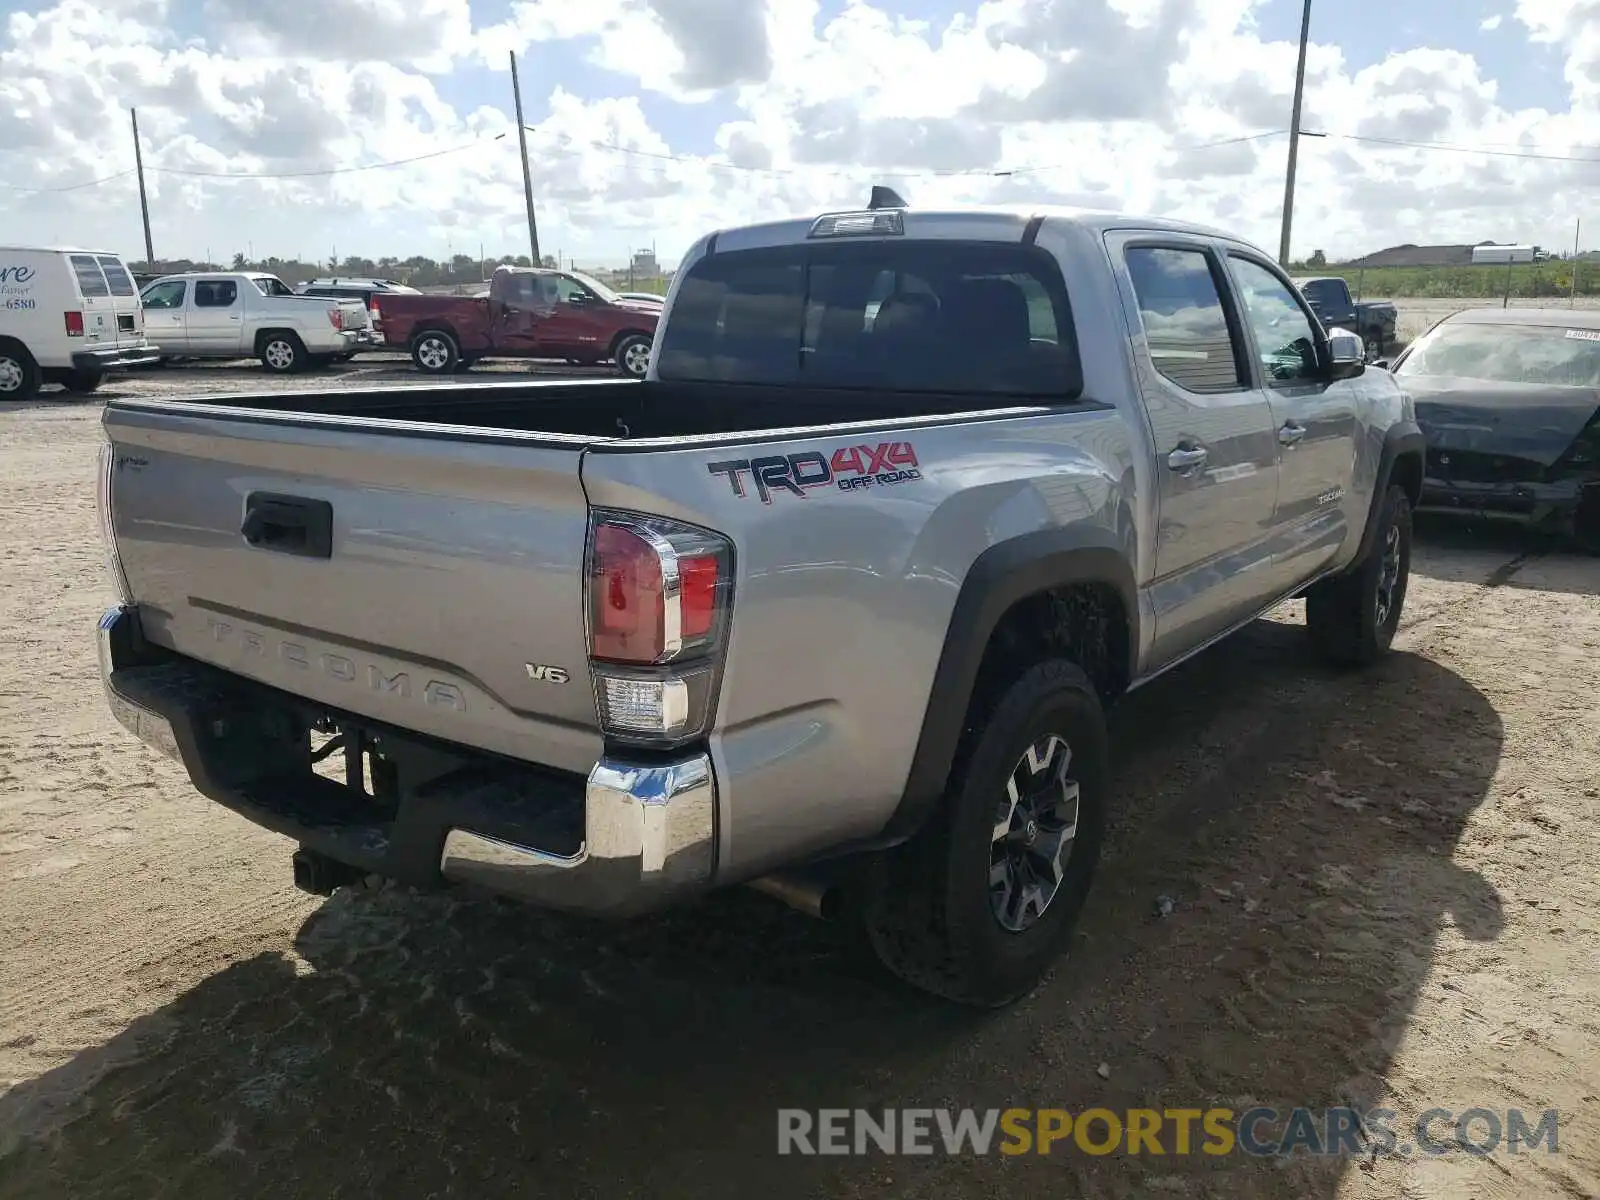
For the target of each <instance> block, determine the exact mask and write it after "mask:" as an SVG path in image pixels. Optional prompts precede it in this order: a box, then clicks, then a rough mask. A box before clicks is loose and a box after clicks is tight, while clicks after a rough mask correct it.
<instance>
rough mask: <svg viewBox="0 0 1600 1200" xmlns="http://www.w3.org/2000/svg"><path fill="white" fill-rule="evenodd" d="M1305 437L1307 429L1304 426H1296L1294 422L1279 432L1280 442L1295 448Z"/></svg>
mask: <svg viewBox="0 0 1600 1200" xmlns="http://www.w3.org/2000/svg"><path fill="white" fill-rule="evenodd" d="M1305 435H1306V427H1305V426H1304V425H1296V424H1295V423H1294V422H1293V421H1289V422H1288V423H1286V424H1285V425H1284V426H1283V428H1282V429H1280V430H1278V441H1279V442H1281V443H1282V444H1283V445H1285V446H1293V445H1294V444H1295V443H1296V442H1298V441H1299V440H1300V439H1301V438H1303V437H1305Z"/></svg>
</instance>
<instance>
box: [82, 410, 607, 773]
mask: <svg viewBox="0 0 1600 1200" xmlns="http://www.w3.org/2000/svg"><path fill="white" fill-rule="evenodd" d="M104 424H105V430H106V435H107V438H108V440H109V441H110V443H111V455H112V466H111V506H112V513H113V528H114V531H115V537H116V544H117V547H118V551H119V553H120V556H121V560H122V564H123V568H124V571H125V573H126V575H127V578H128V583H129V586H130V590H131V591H132V593H133V598H134V599H135V600H136V601H137V602H138V604H139V605H140V611H141V619H142V621H143V627H144V631H145V634H146V636H147V637H148V638H149V639H150V640H151V641H152V642H154V643H156V644H157V645H162V646H166V647H167V648H169V649H172V650H175V651H177V652H179V653H181V654H185V655H188V656H190V657H192V658H196V659H200V660H202V661H204V662H208V663H211V664H213V665H215V666H218V667H222V668H225V669H227V670H231V671H235V672H238V673H239V674H241V675H246V676H249V677H250V678H253V679H256V680H259V681H261V682H263V683H266V684H270V685H273V686H275V687H279V688H282V689H283V690H285V691H287V692H290V693H292V694H294V695H296V696H300V697H303V698H306V699H311V700H315V701H317V702H319V703H323V704H326V705H328V706H329V707H330V708H333V709H339V710H344V711H346V712H351V713H357V714H360V715H363V716H366V717H369V718H372V719H375V720H378V721H384V722H389V723H391V724H394V725H396V726H399V727H401V728H405V729H411V730H415V731H418V732H422V733H427V734H432V735H434V736H436V737H440V738H443V739H447V740H449V741H453V742H460V743H464V744H467V745H473V746H477V747H479V748H481V749H485V750H491V751H496V752H499V753H503V754H506V755H510V756H512V757H515V758H521V759H525V760H527V761H530V762H538V763H543V764H547V765H549V766H552V767H558V768H562V769H566V770H574V771H587V770H588V769H589V768H590V767H591V766H592V765H593V763H594V762H595V760H596V758H597V756H598V755H599V752H600V735H599V732H598V721H597V716H596V712H595V703H594V696H593V692H592V690H591V688H590V687H589V684H588V672H587V669H586V668H587V635H586V631H585V626H584V615H583V580H582V565H583V557H584V544H585V538H586V536H587V520H588V518H587V505H586V502H585V498H584V493H583V488H582V485H581V482H580V477H579V467H580V460H581V458H582V455H583V451H584V441H583V440H582V439H579V438H561V437H537V438H535V437H530V436H527V435H520V436H519V435H517V434H504V435H490V434H487V433H485V434H483V435H481V436H469V435H464V434H462V433H461V432H460V431H459V430H457V431H454V432H445V431H443V430H441V429H440V427H437V426H434V427H426V426H412V427H411V428H409V429H407V430H405V431H403V432H402V431H399V430H395V429H392V428H388V427H384V426H382V425H381V423H379V422H375V421H362V420H359V419H354V420H353V419H348V418H338V417H329V418H311V417H307V416H306V415H304V414H296V415H292V416H285V415H282V414H273V413H263V412H259V411H252V410H238V409H235V410H229V409H225V408H220V407H218V408H212V407H208V406H199V405H191V406H181V407H176V406H175V407H171V408H168V407H164V406H161V405H159V404H156V405H150V406H148V407H146V406H120V405H117V404H115V403H113V404H111V405H108V406H107V409H106V413H105V417H104ZM252 506H254V508H255V509H256V510H259V515H258V516H257V517H255V518H254V519H252V518H251V517H250V512H251V509H252ZM247 535H248V538H253V539H254V544H252V541H251V540H247ZM535 666H550V667H559V668H562V669H563V670H564V671H565V672H566V673H567V675H568V676H570V682H568V683H565V684H557V683H553V682H549V680H550V679H551V678H561V674H560V672H535V671H534V670H531V669H530V667H535ZM536 674H538V675H539V676H540V678H538V679H535V677H534V676H535V675H536Z"/></svg>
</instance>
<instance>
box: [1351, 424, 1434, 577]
mask: <svg viewBox="0 0 1600 1200" xmlns="http://www.w3.org/2000/svg"><path fill="white" fill-rule="evenodd" d="M1425 454H1426V442H1425V441H1424V439H1423V436H1422V429H1421V427H1420V426H1419V425H1418V424H1417V423H1416V422H1415V421H1397V422H1395V423H1394V424H1393V425H1391V426H1389V429H1388V431H1387V432H1386V433H1385V434H1384V435H1383V450H1382V452H1381V453H1380V454H1379V456H1378V474H1377V477H1376V479H1375V481H1374V482H1373V485H1372V503H1371V504H1370V505H1369V506H1368V508H1367V523H1366V525H1365V526H1364V527H1363V528H1362V530H1361V546H1360V548H1359V549H1358V550H1357V551H1356V556H1355V559H1354V560H1353V561H1352V567H1353V566H1354V564H1355V563H1360V562H1363V561H1365V560H1366V557H1367V555H1368V554H1370V553H1371V552H1372V545H1373V542H1374V541H1376V540H1377V537H1378V517H1379V515H1380V514H1381V513H1382V512H1383V498H1384V496H1386V495H1388V493H1389V481H1390V480H1391V479H1393V478H1394V468H1395V464H1396V463H1397V462H1399V461H1400V460H1401V459H1402V458H1414V459H1416V460H1417V482H1418V483H1419V484H1420V483H1421V481H1422V477H1423V467H1424V463H1425Z"/></svg>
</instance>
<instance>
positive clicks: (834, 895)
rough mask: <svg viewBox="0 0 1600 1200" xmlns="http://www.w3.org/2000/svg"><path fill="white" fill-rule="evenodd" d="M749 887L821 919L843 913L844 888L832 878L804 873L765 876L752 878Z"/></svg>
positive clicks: (826, 919) (830, 918)
mask: <svg viewBox="0 0 1600 1200" xmlns="http://www.w3.org/2000/svg"><path fill="white" fill-rule="evenodd" d="M749 886H750V887H752V888H754V889H755V890H756V891H758V892H762V893H764V894H766V895H768V896H771V897H772V898H773V899H774V900H781V901H782V902H783V903H785V904H787V905H788V906H789V907H790V908H792V909H795V910H796V911H797V912H803V913H805V914H806V916H808V917H815V918H816V919H817V920H819V921H831V920H833V919H834V918H835V917H837V916H838V915H839V898H840V891H839V888H838V886H837V885H836V884H834V883H831V882H830V881H828V880H823V879H815V878H811V877H809V876H801V875H763V876H762V877H761V878H759V879H752V880H751V881H750V884H749Z"/></svg>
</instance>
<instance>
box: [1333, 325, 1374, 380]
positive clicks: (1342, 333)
mask: <svg viewBox="0 0 1600 1200" xmlns="http://www.w3.org/2000/svg"><path fill="white" fill-rule="evenodd" d="M1328 366H1329V374H1330V375H1331V376H1332V378H1334V379H1336V380H1337V379H1354V378H1355V377H1356V376H1357V375H1359V374H1361V373H1362V372H1363V371H1365V370H1366V369H1367V348H1366V346H1365V344H1363V342H1362V341H1361V339H1360V338H1359V337H1358V336H1356V335H1355V334H1353V333H1351V332H1350V331H1349V330H1348V329H1330V330H1329V331H1328Z"/></svg>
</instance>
